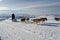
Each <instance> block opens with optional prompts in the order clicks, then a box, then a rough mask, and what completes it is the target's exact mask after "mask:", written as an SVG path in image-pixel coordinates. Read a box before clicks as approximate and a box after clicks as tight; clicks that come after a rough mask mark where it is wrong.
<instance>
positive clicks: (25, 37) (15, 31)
mask: <svg viewBox="0 0 60 40" xmlns="http://www.w3.org/2000/svg"><path fill="white" fill-rule="evenodd" d="M0 37H1V39H2V40H60V21H55V20H53V19H52V20H50V19H49V20H48V21H46V22H45V24H41V23H39V24H34V23H32V22H26V23H24V22H12V21H11V20H5V21H3V22H0Z"/></svg>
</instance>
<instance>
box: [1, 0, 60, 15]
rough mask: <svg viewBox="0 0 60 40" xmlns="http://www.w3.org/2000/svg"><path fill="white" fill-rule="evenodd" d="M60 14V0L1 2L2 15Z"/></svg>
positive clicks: (12, 0)
mask: <svg viewBox="0 0 60 40" xmlns="http://www.w3.org/2000/svg"><path fill="white" fill-rule="evenodd" d="M9 12H10V13H12V12H15V13H23V14H32V15H42V14H43V15H46V14H60V0H0V13H9Z"/></svg>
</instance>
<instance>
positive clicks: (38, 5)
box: [14, 2, 60, 10]
mask: <svg viewBox="0 0 60 40" xmlns="http://www.w3.org/2000/svg"><path fill="white" fill-rule="evenodd" d="M57 5H60V2H55V3H43V4H35V5H30V6H25V7H23V6H22V7H16V8H15V9H14V10H21V9H33V8H36V7H39V8H41V7H53V6H57Z"/></svg>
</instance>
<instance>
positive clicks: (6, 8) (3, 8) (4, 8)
mask: <svg viewBox="0 0 60 40" xmlns="http://www.w3.org/2000/svg"><path fill="white" fill-rule="evenodd" d="M0 10H9V8H8V7H0Z"/></svg>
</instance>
